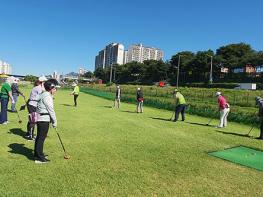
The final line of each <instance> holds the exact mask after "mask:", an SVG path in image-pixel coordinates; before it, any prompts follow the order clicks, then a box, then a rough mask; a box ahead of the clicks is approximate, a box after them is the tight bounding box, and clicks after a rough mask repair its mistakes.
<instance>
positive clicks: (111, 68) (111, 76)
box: [110, 64, 112, 85]
mask: <svg viewBox="0 0 263 197" xmlns="http://www.w3.org/2000/svg"><path fill="white" fill-rule="evenodd" d="M111 79H112V64H111V65H110V85H111Z"/></svg>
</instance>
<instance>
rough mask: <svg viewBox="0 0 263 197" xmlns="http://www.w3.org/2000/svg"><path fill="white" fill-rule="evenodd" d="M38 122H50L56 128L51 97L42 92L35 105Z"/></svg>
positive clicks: (47, 93)
mask: <svg viewBox="0 0 263 197" xmlns="http://www.w3.org/2000/svg"><path fill="white" fill-rule="evenodd" d="M37 113H38V115H39V116H38V120H37V121H38V122H41V121H43V122H50V121H51V122H52V124H53V125H54V126H57V118H56V113H55V110H54V103H53V97H52V95H51V94H50V93H49V92H43V93H42V94H41V95H40V97H39V101H38V103H37Z"/></svg>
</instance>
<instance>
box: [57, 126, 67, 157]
mask: <svg viewBox="0 0 263 197" xmlns="http://www.w3.org/2000/svg"><path fill="white" fill-rule="evenodd" d="M55 130H56V133H57V135H58V139H59V141H60V144H61V146H62V148H63V150H64V152H65V153H66V150H65V147H64V145H63V143H62V140H61V138H60V135H59V133H58V131H57V129H55Z"/></svg>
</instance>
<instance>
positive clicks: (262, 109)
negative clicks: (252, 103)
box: [256, 96, 263, 140]
mask: <svg viewBox="0 0 263 197" xmlns="http://www.w3.org/2000/svg"><path fill="white" fill-rule="evenodd" d="M256 105H258V117H257V119H258V120H259V121H260V135H259V137H258V138H257V139H259V140H263V99H262V98H261V97H259V96H257V97H256Z"/></svg>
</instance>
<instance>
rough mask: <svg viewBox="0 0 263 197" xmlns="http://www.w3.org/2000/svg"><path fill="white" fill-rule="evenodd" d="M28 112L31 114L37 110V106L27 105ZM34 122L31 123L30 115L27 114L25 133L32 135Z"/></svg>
mask: <svg viewBox="0 0 263 197" xmlns="http://www.w3.org/2000/svg"><path fill="white" fill-rule="evenodd" d="M27 110H28V113H29V114H31V113H33V112H36V111H37V108H36V107H35V106H33V105H27ZM34 130H35V123H32V122H31V120H30V116H29V115H28V123H27V133H26V135H28V136H31V137H34Z"/></svg>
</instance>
